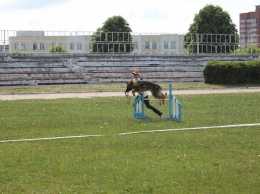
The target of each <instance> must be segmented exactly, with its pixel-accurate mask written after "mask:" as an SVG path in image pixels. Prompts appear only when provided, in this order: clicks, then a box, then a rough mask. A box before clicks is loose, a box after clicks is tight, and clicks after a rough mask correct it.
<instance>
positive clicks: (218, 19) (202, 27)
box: [185, 5, 238, 53]
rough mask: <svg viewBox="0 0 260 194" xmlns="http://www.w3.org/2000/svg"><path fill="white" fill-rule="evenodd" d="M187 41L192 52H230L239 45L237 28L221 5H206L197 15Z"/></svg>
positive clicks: (186, 37) (187, 46)
mask: <svg viewBox="0 0 260 194" xmlns="http://www.w3.org/2000/svg"><path fill="white" fill-rule="evenodd" d="M185 42H186V43H187V45H186V48H187V49H188V50H189V52H190V53H197V52H199V53H230V52H231V51H232V50H235V49H236V48H237V46H238V33H237V28H236V25H235V24H234V23H233V22H232V20H231V18H230V15H229V13H228V12H226V11H223V9H222V8H221V7H220V6H214V5H206V6H205V7H204V8H203V9H201V10H200V11H199V13H198V14H196V15H195V17H194V20H193V23H192V24H191V25H190V27H189V32H188V33H187V34H186V35H185Z"/></svg>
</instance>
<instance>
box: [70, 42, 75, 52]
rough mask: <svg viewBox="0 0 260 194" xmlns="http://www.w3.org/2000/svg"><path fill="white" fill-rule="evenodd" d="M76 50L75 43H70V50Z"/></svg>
mask: <svg viewBox="0 0 260 194" xmlns="http://www.w3.org/2000/svg"><path fill="white" fill-rule="evenodd" d="M74 49H75V48H74V43H73V42H71V43H70V50H74Z"/></svg>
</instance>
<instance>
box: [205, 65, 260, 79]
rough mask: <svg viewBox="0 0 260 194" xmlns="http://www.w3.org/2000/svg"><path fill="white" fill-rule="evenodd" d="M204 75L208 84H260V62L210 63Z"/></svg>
mask: <svg viewBox="0 0 260 194" xmlns="http://www.w3.org/2000/svg"><path fill="white" fill-rule="evenodd" d="M203 75H204V82H205V83H207V84H249V83H250V84H255V83H256V84H259V83H260V60H252V61H243V62H231V61H209V62H208V63H207V64H206V66H205V68H204V70H203Z"/></svg>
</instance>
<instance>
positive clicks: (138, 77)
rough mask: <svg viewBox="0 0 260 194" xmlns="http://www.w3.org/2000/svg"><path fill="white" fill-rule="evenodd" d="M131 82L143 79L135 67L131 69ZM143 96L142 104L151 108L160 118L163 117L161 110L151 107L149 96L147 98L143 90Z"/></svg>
mask: <svg viewBox="0 0 260 194" xmlns="http://www.w3.org/2000/svg"><path fill="white" fill-rule="evenodd" d="M133 76H134V79H133V82H137V81H142V80H143V79H142V78H141V77H140V71H139V70H138V69H135V70H134V71H133ZM142 94H143V96H144V104H145V106H146V108H148V109H151V110H152V111H153V112H154V113H156V114H157V115H158V116H159V117H160V118H162V117H163V113H162V112H161V111H159V110H158V109H157V108H155V107H153V106H152V105H151V104H150V102H149V98H148V92H147V91H144V92H143V93H142Z"/></svg>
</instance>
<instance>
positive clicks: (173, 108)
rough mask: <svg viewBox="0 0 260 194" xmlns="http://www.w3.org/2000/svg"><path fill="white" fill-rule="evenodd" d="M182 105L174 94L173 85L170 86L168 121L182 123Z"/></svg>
mask: <svg viewBox="0 0 260 194" xmlns="http://www.w3.org/2000/svg"><path fill="white" fill-rule="evenodd" d="M181 119H182V105H181V103H180V102H179V101H178V100H177V98H176V97H175V96H174V95H173V94H172V84H169V117H168V118H166V120H173V121H178V122H181Z"/></svg>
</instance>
